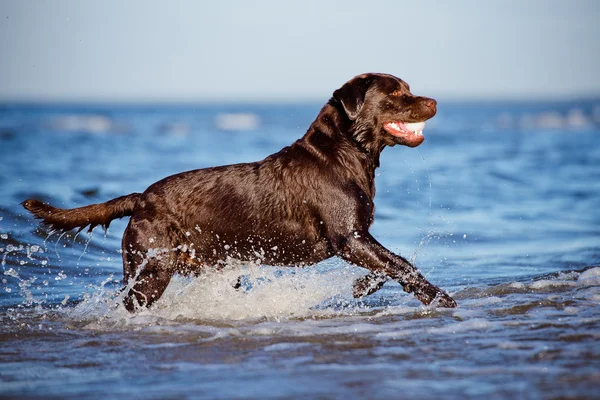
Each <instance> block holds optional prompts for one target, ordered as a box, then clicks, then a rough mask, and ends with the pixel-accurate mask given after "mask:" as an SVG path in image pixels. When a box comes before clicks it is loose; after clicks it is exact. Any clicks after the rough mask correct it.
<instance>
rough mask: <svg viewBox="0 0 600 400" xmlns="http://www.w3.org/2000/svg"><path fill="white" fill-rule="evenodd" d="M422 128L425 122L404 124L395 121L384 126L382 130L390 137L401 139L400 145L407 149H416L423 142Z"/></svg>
mask: <svg viewBox="0 0 600 400" xmlns="http://www.w3.org/2000/svg"><path fill="white" fill-rule="evenodd" d="M424 126H425V122H412V123H404V122H400V121H395V122H388V123H386V124H384V125H383V129H385V130H386V132H387V133H389V134H390V135H393V136H395V137H397V138H401V139H403V140H402V142H403V143H402V144H404V145H406V146H409V147H416V146H418V145H420V144H421V143H423V141H424V140H425V137H424V136H423V127H424Z"/></svg>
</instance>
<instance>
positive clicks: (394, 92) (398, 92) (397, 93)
mask: <svg viewBox="0 0 600 400" xmlns="http://www.w3.org/2000/svg"><path fill="white" fill-rule="evenodd" d="M390 96H394V97H400V96H402V91H401V90H394V91H393V92H392V93H390Z"/></svg>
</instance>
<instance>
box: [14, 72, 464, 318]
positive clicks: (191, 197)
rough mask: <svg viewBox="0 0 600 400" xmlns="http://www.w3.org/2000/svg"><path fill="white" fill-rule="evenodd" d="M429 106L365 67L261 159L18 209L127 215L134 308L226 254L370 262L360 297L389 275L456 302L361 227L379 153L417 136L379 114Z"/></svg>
mask: <svg viewBox="0 0 600 400" xmlns="http://www.w3.org/2000/svg"><path fill="white" fill-rule="evenodd" d="M435 112H436V108H435V101H434V100H433V99H429V98H426V97H419V96H414V95H412V94H411V93H410V90H409V88H408V85H407V84H406V83H405V82H403V81H402V80H400V79H398V78H396V77H393V76H391V75H385V74H364V75H360V76H357V77H355V78H354V79H352V80H350V81H349V82H348V83H346V84H345V85H344V86H342V87H341V88H340V89H338V90H336V91H335V92H334V94H333V97H332V98H331V99H330V100H329V101H328V103H327V104H326V105H325V106H324V107H323V108H322V110H321V111H320V113H319V115H318V116H317V118H316V120H315V121H314V122H313V123H312V124H311V126H310V127H309V128H308V131H307V132H306V134H305V135H304V136H303V137H302V138H301V139H299V140H298V141H296V142H295V143H293V144H292V145H291V146H288V147H285V148H284V149H282V150H281V151H279V152H278V153H275V154H273V155H271V156H269V157H267V158H265V159H264V160H262V161H258V162H254V163H247V164H235V165H227V166H221V167H214V168H206V169H199V170H193V171H188V172H183V173H180V174H177V175H173V176H170V177H167V178H165V179H163V180H161V181H159V182H156V183H154V184H153V185H151V186H150V187H149V188H148V189H146V191H145V192H144V193H142V194H139V193H133V194H130V195H128V196H123V197H119V198H117V199H113V200H110V201H108V202H106V203H101V204H94V205H90V206H86V207H81V208H76V209H72V210H63V209H59V208H55V207H52V206H50V205H47V204H44V203H41V202H39V201H37V200H26V201H25V202H23V206H24V207H25V208H26V209H28V210H29V211H31V212H32V213H33V214H34V215H35V216H36V217H38V218H40V219H42V220H43V221H44V223H46V224H48V225H50V226H51V227H52V228H54V229H58V230H71V229H75V228H79V229H80V230H81V229H83V228H84V227H86V226H88V225H89V226H90V230H91V229H93V228H94V227H95V226H98V225H101V226H103V227H105V228H106V227H108V225H109V223H110V221H111V220H113V219H115V218H121V217H124V216H131V219H130V221H129V225H128V226H127V229H126V230H125V233H124V235H123V243H122V250H123V272H124V283H125V284H126V285H127V284H131V283H133V284H132V285H130V286H129V287H130V288H131V289H130V290H129V292H128V293H127V294H126V297H125V301H124V303H125V306H126V308H127V309H128V310H130V311H133V310H135V308H136V307H138V306H140V305H141V306H150V305H151V304H152V303H153V302H154V301H156V300H157V299H158V298H160V296H161V295H162V293H163V292H164V290H165V289H166V287H167V285H168V284H169V281H170V279H171V277H172V276H173V274H175V273H185V274H187V273H196V272H199V271H200V270H201V269H202V268H210V267H215V266H217V267H218V266H219V265H222V264H223V263H225V262H227V260H230V259H236V260H241V261H245V262H259V263H262V264H268V265H280V266H287V265H296V266H298V265H300V266H302V265H310V264H314V263H316V262H319V261H321V260H324V259H327V258H329V257H332V256H339V257H341V258H342V259H344V260H346V261H348V262H350V263H353V264H355V265H358V266H361V267H364V268H367V269H369V270H370V271H371V273H370V274H368V275H366V276H365V277H363V278H361V279H358V280H357V281H356V282H355V284H354V287H353V293H354V295H355V296H356V297H360V296H364V295H368V294H371V293H373V292H375V291H376V290H378V289H379V288H380V287H381V286H382V285H383V284H384V282H385V281H386V280H387V279H388V278H391V279H394V280H396V281H397V282H399V283H400V284H401V285H402V287H403V288H404V290H405V291H406V292H409V293H413V294H414V295H415V297H417V298H418V299H419V300H421V301H422V302H423V303H425V304H429V303H431V302H432V301H434V300H436V302H437V304H438V305H440V306H445V307H455V306H456V303H455V302H454V300H453V299H452V298H451V297H450V296H448V295H447V294H446V293H445V292H443V291H442V290H441V289H439V288H438V287H436V286H434V285H432V284H431V283H429V282H428V281H427V280H426V279H425V278H424V277H423V276H422V275H421V274H420V273H419V271H418V270H417V269H416V268H415V267H414V266H412V265H411V264H410V263H409V262H408V261H407V260H406V259H404V258H402V257H400V256H398V255H395V254H394V253H392V252H390V251H389V250H387V249H385V248H384V247H383V246H382V245H381V244H379V243H378V242H377V241H376V240H375V239H374V238H373V237H372V236H371V235H370V233H369V227H370V225H371V224H372V223H373V217H374V211H375V207H374V204H373V199H374V196H375V181H374V178H375V169H376V168H377V167H378V166H379V156H380V154H381V151H382V150H383V149H384V148H385V147H386V146H394V145H396V144H401V145H409V146H412V145H415V144H414V143H405V142H403V139H402V138H398V137H394V136H392V135H390V134H388V133H386V132H385V131H384V130H383V128H382V125H383V123H384V122H388V121H391V120H401V121H404V122H418V121H422V120H426V119H428V118H431V117H432V116H433V115H435ZM133 279H135V282H133V281H132V280H133Z"/></svg>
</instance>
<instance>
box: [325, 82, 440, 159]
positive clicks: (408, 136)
mask: <svg viewBox="0 0 600 400" xmlns="http://www.w3.org/2000/svg"><path fill="white" fill-rule="evenodd" d="M333 100H334V102H337V104H338V105H339V106H341V107H339V108H340V111H341V112H343V113H345V114H346V116H347V118H348V119H349V120H350V121H351V123H352V125H351V126H352V128H351V133H352V135H353V136H354V138H355V140H357V141H358V142H360V143H362V144H363V145H365V146H368V147H371V146H375V147H380V148H382V147H383V146H386V145H387V146H394V145H396V144H401V145H404V146H409V147H416V146H418V145H420V144H421V143H423V140H424V137H423V133H422V131H423V127H424V126H425V121H426V120H428V119H429V118H431V117H433V116H434V115H435V113H436V104H437V103H436V101H435V100H434V99H430V98H428V97H421V96H415V95H413V94H412V93H411V92H410V87H409V86H408V84H407V83H406V82H404V81H403V80H401V79H399V78H396V77H395V76H392V75H387V74H374V73H369V74H363V75H359V76H356V77H354V78H353V79H351V80H350V81H348V82H347V83H346V84H345V85H344V86H342V87H341V88H339V89H338V90H336V91H335V92H334V93H333Z"/></svg>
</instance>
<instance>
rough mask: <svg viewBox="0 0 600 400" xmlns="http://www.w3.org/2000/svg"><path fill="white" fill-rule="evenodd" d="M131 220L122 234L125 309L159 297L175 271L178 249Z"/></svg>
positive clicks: (146, 305) (133, 308)
mask: <svg viewBox="0 0 600 400" xmlns="http://www.w3.org/2000/svg"><path fill="white" fill-rule="evenodd" d="M139 225H140V224H137V223H136V222H135V221H133V220H132V221H130V224H129V226H128V227H127V229H126V230H125V234H124V235H123V282H124V284H125V291H126V294H125V298H124V299H123V303H124V305H125V308H126V309H127V310H128V311H130V312H133V311H135V309H136V308H138V307H149V306H150V305H152V304H153V303H154V302H155V301H156V300H158V299H159V298H160V297H161V296H162V294H163V292H164V291H165V289H166V288H167V286H168V285H169V282H170V281H171V277H172V276H173V274H174V273H175V268H176V259H177V255H178V253H177V251H176V249H173V248H172V247H171V246H170V244H169V243H167V242H166V241H165V240H164V239H165V238H166V237H167V236H166V235H158V234H157V235H154V236H153V235H149V234H148V230H147V228H148V227H147V226H143V225H147V224H144V223H142V224H141V225H142V226H139Z"/></svg>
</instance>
